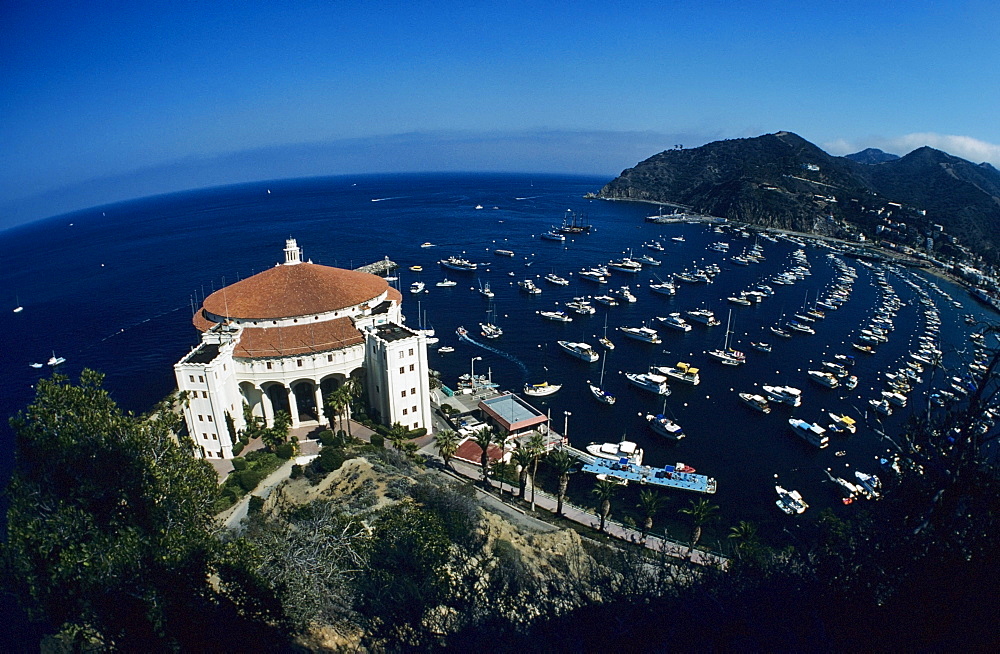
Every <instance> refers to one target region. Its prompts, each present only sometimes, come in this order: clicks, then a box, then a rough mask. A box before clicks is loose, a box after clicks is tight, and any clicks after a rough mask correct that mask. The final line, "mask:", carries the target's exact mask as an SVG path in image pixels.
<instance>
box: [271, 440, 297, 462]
mask: <svg viewBox="0 0 1000 654" xmlns="http://www.w3.org/2000/svg"><path fill="white" fill-rule="evenodd" d="M274 453H275V454H276V455H278V458H279V459H282V460H283V461H287V460H289V459H290V458H292V456H293V455H294V454H295V447H294V446H293V445H292V444H291V443H282V444H281V445H279V446H278V447H276V448H275V449H274Z"/></svg>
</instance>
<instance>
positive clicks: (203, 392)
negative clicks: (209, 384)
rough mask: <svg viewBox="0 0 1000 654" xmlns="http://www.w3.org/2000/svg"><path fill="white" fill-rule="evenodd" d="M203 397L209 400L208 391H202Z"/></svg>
mask: <svg viewBox="0 0 1000 654" xmlns="http://www.w3.org/2000/svg"><path fill="white" fill-rule="evenodd" d="M201 396H202V397H203V398H205V399H206V400H207V399H208V391H202V392H201Z"/></svg>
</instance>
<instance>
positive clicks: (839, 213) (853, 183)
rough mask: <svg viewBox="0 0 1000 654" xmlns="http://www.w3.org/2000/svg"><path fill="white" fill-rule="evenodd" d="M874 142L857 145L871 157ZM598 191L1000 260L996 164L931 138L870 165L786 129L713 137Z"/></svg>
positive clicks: (652, 159) (665, 153)
mask: <svg viewBox="0 0 1000 654" xmlns="http://www.w3.org/2000/svg"><path fill="white" fill-rule="evenodd" d="M869 150H874V149H873V148H870V149H869ZM869 150H864V151H862V152H861V153H856V154H859V155H860V154H862V153H865V152H868V155H866V157H871V156H872V155H873V153H871V152H869ZM877 152H879V153H881V154H882V155H886V154H887V153H883V152H881V151H880V150H879V151H877ZM887 156H889V155H887ZM892 156H894V155H892ZM598 197H602V198H606V199H620V200H643V201H648V202H662V203H664V204H677V205H681V206H685V207H688V208H690V209H691V210H693V211H696V212H698V213H703V214H708V215H714V216H720V217H724V218H727V219H729V220H734V221H740V222H748V223H751V224H754V225H758V226H761V227H775V228H782V229H791V230H794V231H801V232H807V233H816V234H822V235H829V236H840V237H857V235H858V234H859V233H863V234H865V235H866V236H867V237H868V238H879V239H882V240H888V241H889V242H892V243H896V244H897V245H898V246H901V247H902V246H906V247H913V248H917V249H919V248H924V249H928V248H929V252H931V253H933V254H943V255H946V256H953V257H960V258H961V257H964V258H968V257H970V256H972V255H978V256H980V257H982V258H983V259H985V260H986V261H987V262H990V263H997V262H1000V171H997V169H995V168H993V167H992V166H990V165H988V164H973V163H971V162H969V161H966V160H965V159H961V158H960V157H956V156H953V155H950V154H948V153H946V152H942V151H941V150H936V149H934V148H931V147H928V146H924V147H921V148H917V149H916V150H914V151H912V152H910V153H908V154H906V155H905V156H903V157H897V158H895V159H888V160H885V161H881V162H879V163H877V164H870V163H861V162H858V161H856V160H853V159H852V158H850V156H847V157H838V156H834V155H830V154H828V153H827V152H825V151H823V150H822V149H821V148H819V147H818V146H816V145H815V144H813V143H810V142H809V141H807V140H806V139H804V138H802V137H801V136H799V135H798V134H795V133H793V132H787V131H780V132H775V133H773V134H764V135H761V136H757V137H751V138H744V139H727V140H723V141H714V142H712V143H708V144H706V145H703V146H700V147H698V148H691V149H686V150H682V149H673V150H666V151H663V152H660V153H658V154H655V155H653V156H651V157H649V158H648V159H646V160H644V161H641V162H639V163H638V164H636V165H635V166H634V167H632V168H628V169H626V170H624V171H622V173H621V174H620V175H619V176H618V177H617V178H615V179H614V180H612V181H611V182H609V183H608V184H606V185H605V186H604V188H602V189H601V191H600V193H599V194H598ZM928 239H929V240H928Z"/></svg>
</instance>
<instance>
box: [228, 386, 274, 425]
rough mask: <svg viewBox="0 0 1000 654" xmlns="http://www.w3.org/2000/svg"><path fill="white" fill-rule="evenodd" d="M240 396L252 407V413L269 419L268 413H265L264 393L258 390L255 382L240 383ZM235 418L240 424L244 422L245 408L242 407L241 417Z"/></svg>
mask: <svg viewBox="0 0 1000 654" xmlns="http://www.w3.org/2000/svg"><path fill="white" fill-rule="evenodd" d="M240 396H241V397H242V398H243V401H244V402H246V403H247V404H248V405H249V406H250V413H252V414H253V415H255V416H257V417H258V418H264V419H265V420H266V419H267V413H266V412H265V411H264V392H263V391H261V389H259V388H257V387H256V386H255V385H254V384H253V382H248V381H244V382H240ZM233 418H235V419H236V420H237V421H238V422H240V423H241V422H242V419H243V407H240V414H239V416H233Z"/></svg>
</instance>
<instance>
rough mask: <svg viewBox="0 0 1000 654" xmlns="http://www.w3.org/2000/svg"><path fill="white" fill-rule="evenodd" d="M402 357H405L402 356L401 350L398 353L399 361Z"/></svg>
mask: <svg viewBox="0 0 1000 654" xmlns="http://www.w3.org/2000/svg"><path fill="white" fill-rule="evenodd" d="M404 356H405V355H404V354H403V351H402V350H400V351H399V358H400V359H402V358H403V357H404Z"/></svg>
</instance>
